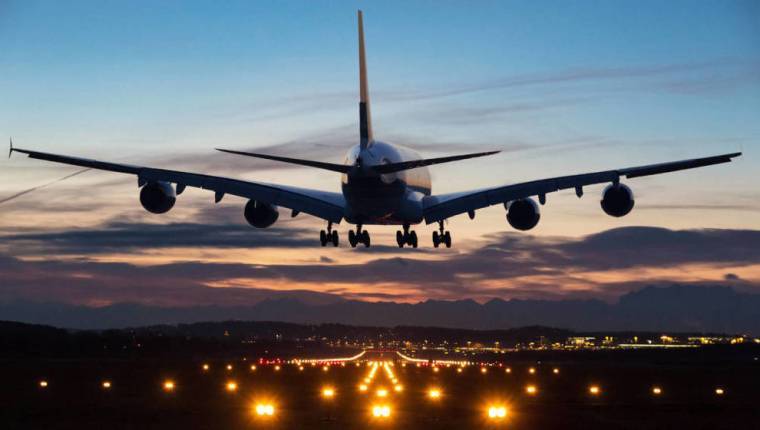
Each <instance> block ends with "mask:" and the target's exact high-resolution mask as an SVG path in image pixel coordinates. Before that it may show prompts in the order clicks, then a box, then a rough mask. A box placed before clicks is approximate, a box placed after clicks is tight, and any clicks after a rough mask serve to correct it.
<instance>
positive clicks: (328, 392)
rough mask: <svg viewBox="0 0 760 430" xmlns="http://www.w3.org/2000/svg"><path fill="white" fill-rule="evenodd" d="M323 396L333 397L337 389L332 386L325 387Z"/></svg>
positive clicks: (326, 397)
mask: <svg viewBox="0 0 760 430" xmlns="http://www.w3.org/2000/svg"><path fill="white" fill-rule="evenodd" d="M322 397H324V398H325V399H332V398H333V397H335V389H333V388H332V387H325V388H323V389H322Z"/></svg>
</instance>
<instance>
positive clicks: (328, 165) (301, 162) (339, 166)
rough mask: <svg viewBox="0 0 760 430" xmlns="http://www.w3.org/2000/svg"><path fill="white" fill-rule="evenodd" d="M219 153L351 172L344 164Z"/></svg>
mask: <svg viewBox="0 0 760 430" xmlns="http://www.w3.org/2000/svg"><path fill="white" fill-rule="evenodd" d="M216 150H217V151H221V152H226V153H228V154H235V155H245V156H246V157H254V158H263V159H265V160H273V161H280V162H283V163H290V164H298V165H301V166H309V167H316V168H318V169H324V170H331V171H333V172H338V173H348V171H349V170H351V166H347V165H344V164H333V163H324V162H321V161H313V160H302V159H299V158H288V157H278V156H276V155H267V154H257V153H254V152H242V151H233V150H231V149H221V148H216Z"/></svg>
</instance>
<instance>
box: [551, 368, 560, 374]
mask: <svg viewBox="0 0 760 430" xmlns="http://www.w3.org/2000/svg"><path fill="white" fill-rule="evenodd" d="M552 373H554V374H555V375H559V368H557V367H555V368H554V369H553V370H552Z"/></svg>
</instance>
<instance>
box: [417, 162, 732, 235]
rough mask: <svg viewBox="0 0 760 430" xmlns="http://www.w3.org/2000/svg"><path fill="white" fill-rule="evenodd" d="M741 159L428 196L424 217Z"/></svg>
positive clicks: (664, 165)
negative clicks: (624, 178) (622, 178)
mask: <svg viewBox="0 0 760 430" xmlns="http://www.w3.org/2000/svg"><path fill="white" fill-rule="evenodd" d="M739 156H741V152H736V153H732V154H724V155H716V156H713V157H705V158H695V159H691V160H681V161H674V162H670V163H661V164H650V165H646V166H638V167H629V168H625V169H618V170H607V171H602V172H594V173H585V174H580V175H571V176H560V177H556V178H549V179H540V180H537V181H530V182H523V183H520V184H513V185H506V186H503V187H495V188H486V189H481V190H475V191H466V192H461V193H451V194H442V195H438V196H429V197H426V198H425V199H424V200H423V204H424V209H423V215H424V218H425V222H426V223H428V224H431V223H434V222H438V221H442V220H444V219H446V218H450V217H452V216H455V215H459V214H462V213H466V212H471V211H474V210H476V209H481V208H484V207H487V206H491V205H496V204H503V203H507V202H511V201H514V200H519V199H524V198H528V197H532V196H538V197H539V199H540V200H542V201H543V200H544V199H545V198H546V194H548V193H552V192H555V191H559V190H565V189H570V188H575V190H576V193H577V194H578V195H579V196H580V195H582V194H583V187H584V186H586V185H594V184H603V183H607V182H609V183H617V182H618V181H619V180H620V178H621V177H626V178H629V179H630V178H638V177H641V176H649V175H658V174H660V173H668V172H675V171H678V170H686V169H694V168H697V167H704V166H710V165H713V164H720V163H728V162H730V161H731V159H733V158H735V157H739Z"/></svg>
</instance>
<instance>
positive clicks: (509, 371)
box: [504, 367, 512, 373]
mask: <svg viewBox="0 0 760 430" xmlns="http://www.w3.org/2000/svg"><path fill="white" fill-rule="evenodd" d="M504 371H505V372H507V373H512V368H511V367H507V368H506V369H504Z"/></svg>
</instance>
